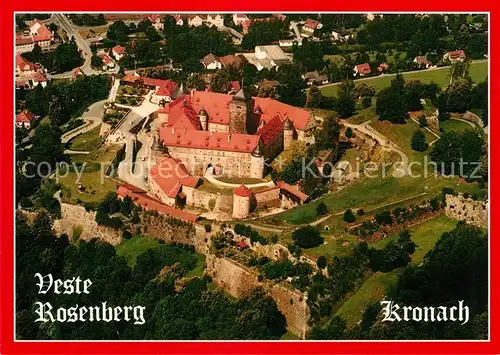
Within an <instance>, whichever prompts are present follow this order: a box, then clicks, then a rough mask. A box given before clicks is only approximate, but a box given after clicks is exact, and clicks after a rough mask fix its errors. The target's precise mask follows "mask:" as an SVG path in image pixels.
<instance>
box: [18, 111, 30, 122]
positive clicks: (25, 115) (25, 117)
mask: <svg viewBox="0 0 500 355" xmlns="http://www.w3.org/2000/svg"><path fill="white" fill-rule="evenodd" d="M34 118H35V115H34V114H33V113H31V112H29V111H28V110H22V111H21V112H20V113H19V115H17V116H16V123H30V122H31V121H32V120H33V119H34Z"/></svg>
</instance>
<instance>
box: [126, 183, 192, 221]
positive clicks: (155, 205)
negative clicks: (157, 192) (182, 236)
mask: <svg viewBox="0 0 500 355" xmlns="http://www.w3.org/2000/svg"><path fill="white" fill-rule="evenodd" d="M117 194H118V195H119V196H121V197H126V196H130V198H132V201H134V203H135V204H137V205H139V206H142V207H143V208H144V209H146V210H155V211H158V212H159V213H163V214H166V215H169V216H172V217H175V218H178V219H181V220H183V221H186V222H191V223H194V222H196V220H197V219H198V215H196V214H194V213H189V212H185V211H181V210H178V209H176V208H174V207H170V206H167V205H164V204H162V203H161V202H160V201H158V200H156V199H154V198H152V197H151V196H148V195H146V193H144V192H134V191H131V190H130V189H129V188H127V185H125V184H124V185H120V187H119V188H118V190H117Z"/></svg>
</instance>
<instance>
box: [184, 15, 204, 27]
mask: <svg viewBox="0 0 500 355" xmlns="http://www.w3.org/2000/svg"><path fill="white" fill-rule="evenodd" d="M203 17H205V16H203ZM201 25H203V18H202V16H201V15H189V16H188V26H189V27H193V26H194V27H198V26H201Z"/></svg>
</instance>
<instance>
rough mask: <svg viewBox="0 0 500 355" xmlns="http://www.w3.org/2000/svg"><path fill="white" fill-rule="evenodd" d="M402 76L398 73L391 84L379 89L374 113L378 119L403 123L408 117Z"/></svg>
mask: <svg viewBox="0 0 500 355" xmlns="http://www.w3.org/2000/svg"><path fill="white" fill-rule="evenodd" d="M404 86H405V83H404V79H403V76H402V75H401V74H400V73H398V74H397V75H396V78H395V79H393V80H392V82H391V86H390V87H388V88H385V89H383V90H381V91H380V92H379V93H378V96H377V105H376V110H375V111H376V113H377V114H378V115H379V120H382V121H383V120H387V121H390V122H392V123H405V122H406V119H407V118H408V108H407V105H406V97H405V87H404Z"/></svg>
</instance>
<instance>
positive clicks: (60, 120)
mask: <svg viewBox="0 0 500 355" xmlns="http://www.w3.org/2000/svg"><path fill="white" fill-rule="evenodd" d="M49 117H50V123H51V124H52V126H54V127H56V126H60V125H62V124H64V123H66V122H67V121H68V120H69V118H70V117H69V115H68V109H67V106H66V102H65V101H64V100H63V99H62V98H61V97H58V96H56V97H54V99H53V100H52V101H51V102H50V104H49Z"/></svg>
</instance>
